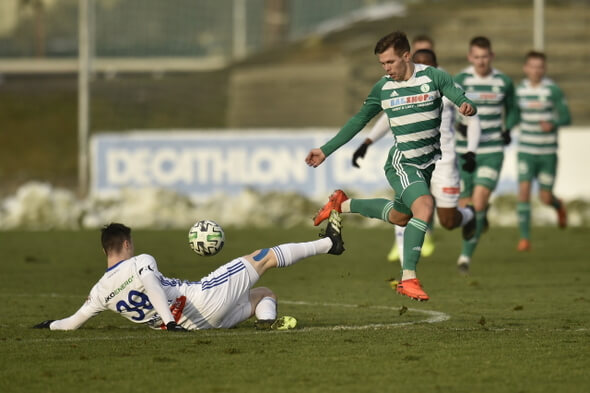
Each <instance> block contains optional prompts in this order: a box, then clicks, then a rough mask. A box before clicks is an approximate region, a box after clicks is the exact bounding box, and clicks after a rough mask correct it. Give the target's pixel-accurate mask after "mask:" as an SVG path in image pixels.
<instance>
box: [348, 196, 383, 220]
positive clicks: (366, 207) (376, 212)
mask: <svg viewBox="0 0 590 393" xmlns="http://www.w3.org/2000/svg"><path fill="white" fill-rule="evenodd" d="M391 209H393V201H390V200H389V199H385V198H375V199H351V200H350V212H351V213H358V214H360V215H361V216H364V217H369V218H377V219H379V220H383V221H385V222H389V212H390V211H391Z"/></svg>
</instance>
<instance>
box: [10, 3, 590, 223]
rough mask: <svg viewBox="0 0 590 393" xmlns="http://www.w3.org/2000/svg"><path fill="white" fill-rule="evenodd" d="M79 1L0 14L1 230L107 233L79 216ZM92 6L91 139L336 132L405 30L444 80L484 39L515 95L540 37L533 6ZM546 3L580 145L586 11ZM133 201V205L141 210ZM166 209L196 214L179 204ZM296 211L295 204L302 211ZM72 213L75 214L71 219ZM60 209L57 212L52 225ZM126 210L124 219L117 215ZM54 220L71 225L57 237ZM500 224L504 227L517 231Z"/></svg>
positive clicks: (13, 6)
mask: <svg viewBox="0 0 590 393" xmlns="http://www.w3.org/2000/svg"><path fill="white" fill-rule="evenodd" d="M81 3H82V2H79V1H77V0H4V1H3V2H2V3H1V4H0V122H1V123H0V124H1V128H2V129H1V131H0V146H1V149H2V154H1V155H0V179H1V184H2V187H1V189H0V196H1V197H2V198H3V201H2V202H3V204H2V209H1V210H0V214H2V215H1V216H0V218H1V220H0V221H1V222H2V223H3V225H2V227H4V228H10V227H18V226H25V227H26V226H31V225H32V226H35V225H37V224H35V223H39V221H40V220H41V221H43V220H48V223H45V222H42V224H41V225H40V227H42V228H44V227H55V226H58V227H59V226H60V225H62V226H66V227H76V226H77V225H79V222H80V221H81V219H80V214H82V215H84V217H83V220H82V221H83V222H84V223H86V225H92V224H93V223H98V222H100V221H101V219H104V215H103V216H101V215H100V214H98V213H96V210H97V209H98V210H100V209H99V208H98V207H94V208H93V209H90V210H92V211H91V212H90V213H89V212H88V209H87V208H86V207H84V206H87V204H84V203H83V204H82V206H80V200H79V199H78V197H80V198H82V197H84V196H86V195H85V194H86V192H85V190H82V191H81V192H79V184H78V183H79V180H78V179H79V175H78V157H77V154H78V120H77V117H78V79H77V78H78V73H77V70H78V68H77V67H78V61H77V56H78V44H79V42H78V37H79V36H78V34H79V31H78V21H79V4H81ZM89 3H90V4H91V5H92V8H91V11H92V12H91V14H90V15H91V22H92V25H93V28H92V29H91V31H92V36H93V37H94V39H93V41H92V46H91V48H90V51H91V53H92V54H93V56H92V60H91V65H92V67H91V69H92V72H91V77H90V84H89V87H90V94H89V103H90V105H89V119H90V122H89V132H90V135H96V134H99V133H102V132H105V131H109V132H117V133H119V132H120V133H126V132H128V131H130V130H154V129H157V130H164V131H165V130H179V129H180V130H182V129H190V130H202V129H206V130H211V132H214V133H216V134H219V133H223V132H226V131H229V130H233V131H234V132H235V131H236V130H241V129H248V130H261V131H262V130H266V129H269V128H270V129H273V130H276V132H280V130H281V129H289V130H291V131H293V130H297V129H305V128H309V127H317V128H328V129H333V130H336V129H337V128H338V127H339V126H341V125H342V124H343V123H344V122H345V121H346V120H347V119H348V117H349V116H350V115H352V114H353V113H354V112H355V111H356V110H357V108H358V107H359V105H360V103H361V102H362V100H363V99H364V97H365V95H366V93H367V91H368V90H369V88H370V87H371V86H372V84H373V83H374V81H375V80H376V78H378V77H379V76H380V75H381V70H380V68H379V67H378V66H377V65H376V64H375V60H374V57H373V56H372V47H373V45H374V42H375V41H376V40H377V39H378V38H379V37H381V36H382V35H384V34H385V33H387V32H389V31H391V30H394V29H399V30H403V31H406V32H407V34H408V36H409V37H410V38H411V37H413V36H415V35H417V34H428V35H430V36H431V37H433V38H434V39H435V41H436V51H437V54H438V57H439V63H440V64H441V65H443V67H444V68H445V69H446V70H447V71H449V72H450V73H456V72H458V71H459V70H460V69H461V68H462V67H464V66H465V65H466V61H465V53H466V47H467V42H468V39H469V38H470V37H472V36H474V35H480V34H481V35H487V36H489V37H490V38H491V39H492V42H493V46H494V51H495V53H496V59H495V61H494V66H495V67H497V68H499V69H500V70H502V71H504V72H506V73H507V74H508V75H510V76H511V77H512V78H513V79H514V81H519V80H520V79H521V78H522V72H521V66H522V59H523V54H524V53H525V52H526V51H527V50H529V49H531V48H532V47H533V36H534V32H533V3H534V1H533V0H515V1H460V0H446V1H443V0H440V1H432V0H430V1H428V0H424V1H380V0H345V1H336V0H323V1H312V0H300V1H289V0H248V1H246V0H219V1H215V2H207V1H190V0H172V1H168V2H161V1H156V0H143V1H140V0H126V1H122V0H93V1H90V2H89ZM544 5H545V14H544V22H545V23H544V32H545V34H544V50H545V51H546V52H547V54H548V56H549V61H548V63H549V76H550V77H552V78H553V79H555V80H556V81H557V83H558V84H559V85H560V86H561V87H562V89H563V90H564V92H565V94H566V96H567V98H568V100H569V104H570V109H571V112H572V118H573V127H571V128H570V130H568V131H571V132H570V133H572V132H573V133H574V135H577V134H579V135H580V136H582V135H585V136H586V137H587V135H588V133H589V132H590V128H589V125H590V114H589V113H588V111H587V103H586V97H585V95H586V91H588V88H589V87H590V86H589V85H590V75H589V74H590V70H589V69H588V67H587V64H588V63H589V60H590V47H589V46H588V44H587V43H588V40H589V39H590V27H589V26H590V5H589V3H588V2H587V1H583V0H565V1H550V0H547V1H545V2H544ZM581 158H582V157H581ZM581 158H580V159H581ZM301 165H303V163H301ZM581 171H582V170H581V169H580V174H581V173H582V172H581ZM31 181H37V182H40V183H31ZM575 185H576V184H572V187H574V186H575ZM254 191H255V190H254ZM68 192H70V194H68ZM76 192H78V196H75V195H76ZM129 192H130V193H131V194H132V195H131V196H130V198H138V195H137V194H133V192H132V191H129ZM248 192H250V194H248V195H251V194H252V192H251V191H248ZM162 193H164V194H166V192H165V190H164V191H162V190H159V191H151V194H150V195H151V197H150V198H153V202H151V203H152V204H153V206H152V209H154V210H157V207H156V206H157V205H158V204H161V202H162V199H160V198H162V196H161V194H162ZM254 194H255V192H254ZM56 195H58V196H57V197H56ZM262 197H263V196H262ZM142 198H144V197H142ZM163 198H173V200H174V204H175V205H179V204H180V205H183V204H184V206H191V208H193V209H204V207H202V206H194V205H192V204H191V202H189V201H187V200H185V199H183V198H182V197H180V196H178V197H172V196H170V195H169V194H166V196H165V197H163ZM289 198H291V200H292V198H296V196H289ZM505 199H506V201H505V202H502V201H500V202H496V205H502V204H503V203H504V204H505V206H507V209H511V208H512V207H513V205H514V198H512V199H510V197H507V198H505ZM31 200H34V203H33V202H31ZM151 200H152V199H150V201H151ZM164 200H166V199H164ZM158 201H160V203H158ZM298 203H302V204H304V206H305V203H307V202H306V201H303V202H298ZM23 204H24V205H25V206H24V207H23V206H21V205H23ZM31 204H33V205H34V206H35V208H31ZM72 204H77V207H76V208H75V209H72V208H71V206H72ZM113 204H115V202H111V204H110V205H109V206H112V205H113ZM568 204H569V205H568V206H569V207H570V210H572V211H573V212H575V213H576V215H575V217H576V219H575V220H574V223H575V224H576V225H587V224H588V223H589V222H590V213H589V212H588V210H589V209H588V203H587V195H582V196H578V197H576V198H575V200H568ZM95 205H96V204H95ZM15 206H20V207H19V208H16V207H15ZM56 206H62V207H63V211H64V212H62V213H55V211H58V210H59V208H57V207H56ZM119 206H120V205H119ZM150 206H151V205H150ZM143 207H144V208H147V207H146V206H143ZM207 207H208V208H211V205H207ZM85 209H87V210H86V212H85V213H84V211H85ZM125 209H127V210H128V209H129V207H128V205H124V206H123V207H119V210H116V212H120V211H123V210H125ZM138 210H139V209H138ZM180 210H181V209H180ZM218 210H219V212H217V210H215V212H216V213H214V214H221V211H222V210H223V208H222V207H221V206H220V207H218ZM48 211H51V212H52V213H51V214H49V213H48ZM198 211H202V210H198ZM31 212H34V213H31ZM66 212H67V214H66ZM76 212H77V215H76ZM64 214H66V215H68V217H69V215H71V217H70V218H68V217H66V218H64V217H63V215H64ZM116 214H117V213H111V216H114V215H116ZM138 214H139V213H138ZM549 214H550V212H549V213H548V212H547V211H545V212H543V210H542V209H541V216H537V217H536V220H537V221H536V222H537V223H544V222H551V220H550V219H544V218H543V217H545V216H548V215H549ZM56 215H57V216H60V217H62V218H61V219H60V220H61V221H64V222H66V223H67V224H56V223H55V222H54V221H55V220H57V218H55V217H54V216H56ZM48 216H49V218H48ZM512 216H513V215H512ZM512 216H511V217H512ZM228 219H229V218H228ZM52 220H53V221H52ZM137 220H138V219H137V218H132V219H131V221H132V222H137ZM175 220H176V219H175V218H174V215H171V216H170V217H169V218H168V221H166V222H168V225H170V224H169V222H174V221H175ZM274 220H275V221H274V222H276V220H279V218H277V217H274ZM61 221H60V222H61ZM284 221H288V220H286V219H285V220H284ZM500 221H502V220H500ZM294 222H295V223H298V222H300V221H299V220H295V221H294ZM502 222H503V223H505V224H509V225H510V224H514V222H515V217H512V218H510V219H508V220H503V221H502ZM151 224H153V222H148V223H146V225H151ZM180 225H186V223H185V222H181V223H180Z"/></svg>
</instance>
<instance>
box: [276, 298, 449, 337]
mask: <svg viewBox="0 0 590 393" xmlns="http://www.w3.org/2000/svg"><path fill="white" fill-rule="evenodd" d="M279 303H282V304H292V305H302V306H320V307H339V308H361V307H362V308H372V309H377V310H388V311H397V310H398V309H397V308H395V307H391V306H360V305H358V304H343V303H313V302H303V301H291V300H279ZM408 311H413V312H417V313H420V314H426V315H428V318H426V319H422V320H419V321H408V322H393V323H371V324H367V325H336V326H311V327H304V328H301V329H294V330H293V332H305V331H318V330H367V329H391V328H396V327H402V326H409V325H416V324H419V323H440V322H444V321H447V320H449V319H451V316H450V315H448V314H445V313H444V312H440V311H433V310H422V309H419V308H408Z"/></svg>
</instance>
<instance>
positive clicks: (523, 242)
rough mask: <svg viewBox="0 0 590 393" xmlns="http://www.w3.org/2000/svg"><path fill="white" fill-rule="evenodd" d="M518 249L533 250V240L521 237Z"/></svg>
mask: <svg viewBox="0 0 590 393" xmlns="http://www.w3.org/2000/svg"><path fill="white" fill-rule="evenodd" d="M516 249H517V250H518V251H531V241H530V240H529V239H520V240H519V241H518V246H516Z"/></svg>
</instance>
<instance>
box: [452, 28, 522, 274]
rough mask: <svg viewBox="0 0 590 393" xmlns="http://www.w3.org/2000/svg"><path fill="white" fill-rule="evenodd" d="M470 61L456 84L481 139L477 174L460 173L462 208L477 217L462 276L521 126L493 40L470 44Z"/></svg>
mask: <svg viewBox="0 0 590 393" xmlns="http://www.w3.org/2000/svg"><path fill="white" fill-rule="evenodd" d="M467 59H468V60H469V62H470V63H471V66H470V67H467V68H466V69H464V70H463V71H462V72H460V73H459V74H457V75H456V76H455V81H456V82H457V83H458V84H459V85H460V86H461V87H462V88H463V90H465V95H466V96H467V97H468V98H469V99H471V100H472V101H473V102H474V103H475V104H476V105H477V111H478V115H479V119H480V124H481V137H480V140H479V146H478V148H477V151H476V168H475V171H473V172H467V171H465V170H461V195H460V200H459V204H460V205H461V206H466V205H468V204H472V205H473V208H474V209H475V217H476V229H475V236H473V237H472V238H471V239H469V240H463V246H462V249H461V255H460V256H459V259H458V260H457V267H458V269H459V272H461V273H463V274H467V273H468V272H469V264H470V262H471V257H472V256H473V253H474V251H475V248H476V247H477V244H478V242H479V239H480V238H481V234H482V232H483V231H484V228H485V227H486V223H487V218H486V212H487V208H488V202H489V199H490V196H491V194H492V192H493V191H494V189H495V188H496V185H497V184H498V178H499V176H500V171H501V170H502V162H503V161H504V146H505V145H508V144H509V143H510V130H511V129H512V128H513V127H514V126H515V125H516V123H517V122H518V108H517V107H516V106H515V105H514V85H513V83H512V81H511V80H510V78H509V77H508V76H507V75H505V74H504V73H502V72H500V71H498V70H497V69H495V68H493V67H492V60H493V59H494V52H492V44H491V43H490V40H489V39H488V38H486V37H475V38H473V39H472V40H471V41H470V43H469V52H468V55H467ZM456 123H457V124H458V123H460V122H456ZM457 131H458V132H457V147H456V149H457V153H458V155H459V161H460V165H459V167H460V168H462V167H463V164H464V159H463V158H462V155H463V154H465V153H467V139H466V137H465V136H464V135H462V134H461V130H460V129H459V128H457Z"/></svg>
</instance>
